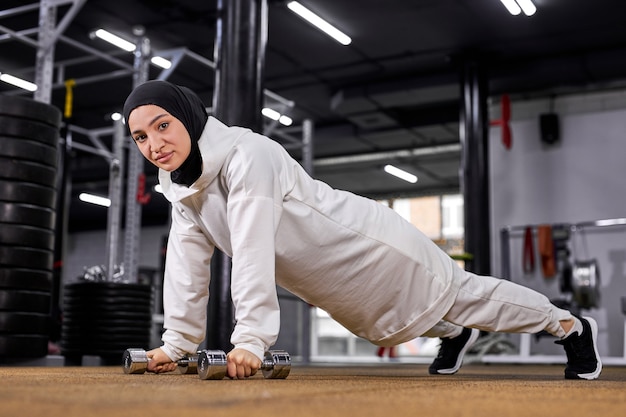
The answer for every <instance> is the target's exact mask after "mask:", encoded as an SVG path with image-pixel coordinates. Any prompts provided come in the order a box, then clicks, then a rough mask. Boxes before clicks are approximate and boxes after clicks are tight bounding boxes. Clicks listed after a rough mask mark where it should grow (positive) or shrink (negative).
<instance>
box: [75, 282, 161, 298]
mask: <svg viewBox="0 0 626 417" xmlns="http://www.w3.org/2000/svg"><path fill="white" fill-rule="evenodd" d="M65 289H66V290H68V291H79V292H81V293H83V292H84V293H92V292H96V293H98V294H105V293H106V292H107V291H114V292H116V295H121V294H117V292H120V293H121V292H125V291H128V292H129V293H130V294H132V293H140V294H145V293H150V291H151V289H152V288H151V287H150V286H149V285H144V284H132V283H128V284H126V283H121V282H92V281H77V282H72V283H69V284H67V285H66V286H65Z"/></svg>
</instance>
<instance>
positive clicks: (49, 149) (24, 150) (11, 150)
mask: <svg viewBox="0 0 626 417" xmlns="http://www.w3.org/2000/svg"><path fill="white" fill-rule="evenodd" d="M57 152H58V151H57V146H56V144H55V145H54V146H53V145H48V144H45V143H41V142H37V141H34V140H31V139H24V138H11V137H8V136H0V155H2V156H5V157H10V158H15V159H24V160H26V161H33V162H40V163H42V164H44V165H48V166H51V167H55V168H56V167H57V163H58V155H57Z"/></svg>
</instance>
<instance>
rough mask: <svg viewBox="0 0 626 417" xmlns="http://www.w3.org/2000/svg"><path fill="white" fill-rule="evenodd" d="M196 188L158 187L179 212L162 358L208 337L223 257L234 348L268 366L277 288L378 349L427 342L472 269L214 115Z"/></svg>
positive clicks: (384, 210)
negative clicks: (217, 259) (228, 264)
mask: <svg viewBox="0 0 626 417" xmlns="http://www.w3.org/2000/svg"><path fill="white" fill-rule="evenodd" d="M199 147H200V151H201V153H202V158H203V170H202V175H201V176H200V178H199V179H198V180H197V181H196V182H195V183H194V184H192V186H191V187H185V186H181V185H178V184H175V183H172V182H171V180H170V174H169V173H168V172H166V171H160V173H159V180H160V183H161V185H162V187H163V190H164V194H165V196H166V198H167V199H168V200H169V201H170V202H171V203H172V227H171V231H170V235H169V240H168V247H167V256H166V267H165V282H164V288H163V292H164V294H163V295H164V309H165V322H164V327H165V329H166V331H165V333H164V334H163V342H164V345H163V347H162V348H163V350H164V351H165V353H166V354H167V355H168V356H170V358H171V359H173V360H177V359H179V358H180V357H181V356H182V355H183V354H184V353H186V352H195V351H196V349H197V347H198V344H199V343H200V342H201V341H202V340H203V339H204V336H205V328H206V306H207V300H208V296H209V294H208V286H209V279H210V277H209V264H210V259H211V255H212V253H213V249H214V247H217V248H219V249H220V250H221V251H223V252H224V253H226V254H227V255H229V256H231V257H232V275H231V289H232V297H233V302H234V306H235V319H236V325H235V329H234V332H233V334H232V337H231V342H232V343H233V345H234V346H235V347H237V348H244V349H247V350H249V351H250V352H252V353H254V354H255V355H257V356H258V357H259V358H261V357H262V356H263V353H264V351H265V350H267V349H268V348H269V347H270V346H271V345H273V344H274V342H275V341H276V338H277V337H278V331H279V327H280V323H279V321H280V315H279V305H278V300H277V295H276V285H279V286H281V287H283V288H285V289H286V290H288V291H290V292H292V293H294V294H296V295H298V296H299V297H301V298H302V299H303V300H305V301H306V302H308V303H310V304H313V305H315V306H318V307H320V308H322V309H324V310H325V311H326V312H328V313H329V314H330V315H331V316H332V317H333V318H334V319H335V320H337V321H338V322H339V323H341V324H343V325H344V326H345V327H346V328H347V329H349V330H350V331H352V332H353V333H354V334H356V335H358V336H361V337H363V338H365V339H368V340H370V341H371V342H373V343H375V344H378V345H387V346H391V345H396V344H399V343H402V342H405V341H408V340H411V339H413V338H415V337H418V336H420V335H422V334H423V333H424V332H425V331H427V330H428V329H430V328H431V327H433V326H434V325H435V324H436V323H437V322H438V321H439V320H440V319H441V318H442V317H443V316H444V315H445V314H446V312H447V311H448V309H449V308H450V307H451V306H452V304H453V303H454V300H455V297H456V295H457V293H458V290H459V285H460V284H459V281H460V279H459V278H460V276H461V275H462V274H464V271H463V270H462V269H461V268H459V267H458V266H457V265H456V264H455V263H454V261H453V260H451V259H450V257H449V256H448V255H446V254H445V253H444V252H443V251H441V250H440V249H439V248H438V247H437V246H436V245H435V244H434V243H433V242H432V241H431V240H430V239H429V238H427V237H426V236H424V235H423V234H422V233H421V232H420V231H419V230H417V229H416V228H415V227H414V226H412V225H411V224H410V223H408V222H406V221H405V220H404V219H403V218H401V217H400V216H399V215H397V214H396V213H395V212H394V211H393V210H391V209H389V208H388V207H385V206H384V205H382V204H380V203H377V202H375V201H373V200H369V199H365V198H362V197H359V196H356V195H354V194H352V193H349V192H345V191H338V190H335V189H332V188H331V187H329V186H328V185H326V184H324V183H322V182H320V181H317V180H314V179H312V178H311V177H310V176H309V175H308V174H307V173H306V172H305V171H304V169H303V168H302V167H301V166H300V165H299V164H298V162H297V161H295V160H294V159H292V158H291V157H290V156H289V155H288V153H287V152H286V151H285V150H284V148H283V147H281V146H280V144H278V143H276V142H274V141H272V140H271V139H268V138H266V137H265V136H262V135H259V134H256V133H253V132H251V131H250V130H248V129H244V128H239V127H227V126H225V125H224V124H222V123H221V122H220V121H218V120H217V119H215V118H213V117H210V118H209V120H208V122H207V124H206V127H205V129H204V131H203V133H202V136H201V138H200V140H199Z"/></svg>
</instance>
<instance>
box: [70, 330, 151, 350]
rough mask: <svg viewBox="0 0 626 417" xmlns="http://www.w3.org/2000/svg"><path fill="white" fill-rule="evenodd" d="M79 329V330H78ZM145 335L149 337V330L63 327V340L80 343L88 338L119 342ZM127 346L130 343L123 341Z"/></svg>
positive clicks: (144, 336)
mask: <svg viewBox="0 0 626 417" xmlns="http://www.w3.org/2000/svg"><path fill="white" fill-rule="evenodd" d="M79 330H80V331H79ZM146 337H150V332H149V331H146V332H144V331H138V330H137V329H130V330H128V331H125V330H122V329H119V328H110V329H107V328H95V329H91V328H80V329H66V328H65V327H64V328H63V336H62V338H63V341H67V342H72V343H80V342H81V341H83V340H85V339H87V338H89V339H101V340H102V341H103V342H109V343H113V342H116V343H119V342H120V341H127V340H137V339H139V340H142V339H144V338H146ZM124 344H125V345H127V346H129V345H130V343H124Z"/></svg>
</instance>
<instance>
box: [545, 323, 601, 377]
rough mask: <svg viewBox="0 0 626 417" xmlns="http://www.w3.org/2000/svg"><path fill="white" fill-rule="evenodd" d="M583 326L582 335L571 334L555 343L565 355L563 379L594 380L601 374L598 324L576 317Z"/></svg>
mask: <svg viewBox="0 0 626 417" xmlns="http://www.w3.org/2000/svg"><path fill="white" fill-rule="evenodd" d="M578 319H579V320H580V321H581V322H582V324H583V332H582V334H578V333H577V332H576V333H572V334H571V335H569V336H568V337H567V338H565V339H563V340H557V341H556V342H555V343H557V344H559V345H563V347H564V348H565V353H566V354H567V366H566V367H565V379H596V378H598V376H600V372H602V362H601V361H600V355H599V354H598V345H597V341H598V324H597V323H596V321H595V320H594V319H592V318H591V317H584V318H583V317H578Z"/></svg>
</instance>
